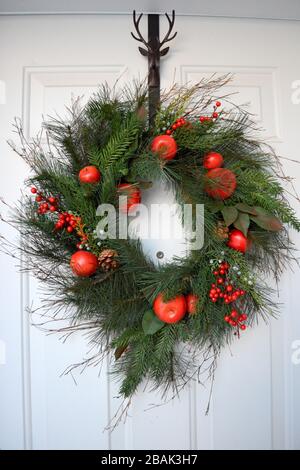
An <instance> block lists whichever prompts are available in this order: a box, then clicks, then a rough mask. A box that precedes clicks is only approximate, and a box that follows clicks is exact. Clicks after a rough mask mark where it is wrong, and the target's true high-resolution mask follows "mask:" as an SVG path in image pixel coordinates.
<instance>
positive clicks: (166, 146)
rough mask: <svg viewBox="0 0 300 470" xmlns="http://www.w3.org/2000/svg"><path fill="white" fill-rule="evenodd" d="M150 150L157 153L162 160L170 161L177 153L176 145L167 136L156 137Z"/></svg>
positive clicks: (171, 138)
mask: <svg viewBox="0 0 300 470" xmlns="http://www.w3.org/2000/svg"><path fill="white" fill-rule="evenodd" d="M151 150H152V152H155V153H158V154H159V156H160V158H162V159H163V160H172V158H174V157H175V155H176V152H177V144H176V141H175V140H174V138H173V137H171V136H169V135H158V136H157V137H154V139H153V141H152V144H151Z"/></svg>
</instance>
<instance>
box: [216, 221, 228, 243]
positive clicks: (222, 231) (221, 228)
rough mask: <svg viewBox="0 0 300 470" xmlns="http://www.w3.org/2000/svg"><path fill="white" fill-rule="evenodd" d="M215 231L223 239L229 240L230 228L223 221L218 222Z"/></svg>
mask: <svg viewBox="0 0 300 470" xmlns="http://www.w3.org/2000/svg"><path fill="white" fill-rule="evenodd" d="M215 233H216V235H217V237H218V238H220V239H221V240H227V238H228V234H229V228H228V227H226V225H225V224H224V223H223V222H220V221H219V222H218V225H217V226H216V229H215Z"/></svg>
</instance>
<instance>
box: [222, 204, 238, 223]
mask: <svg viewBox="0 0 300 470" xmlns="http://www.w3.org/2000/svg"><path fill="white" fill-rule="evenodd" d="M221 212H222V215H223V218H224V222H225V225H226V226H227V227H229V225H231V224H233V222H234V221H235V220H236V219H237V217H238V215H239V213H238V211H237V209H236V208H235V207H223V209H222V210H221Z"/></svg>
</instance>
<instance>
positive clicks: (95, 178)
mask: <svg viewBox="0 0 300 470" xmlns="http://www.w3.org/2000/svg"><path fill="white" fill-rule="evenodd" d="M78 176H79V180H80V182H81V183H90V184H95V183H99V181H100V180H101V173H100V171H99V170H98V168H97V167H95V166H93V165H90V166H85V167H84V168H82V170H80V172H79V175H78Z"/></svg>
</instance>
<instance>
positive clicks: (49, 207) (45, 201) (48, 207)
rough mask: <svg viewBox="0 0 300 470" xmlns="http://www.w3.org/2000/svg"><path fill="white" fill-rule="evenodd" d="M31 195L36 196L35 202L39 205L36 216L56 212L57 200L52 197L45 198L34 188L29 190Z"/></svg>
mask: <svg viewBox="0 0 300 470" xmlns="http://www.w3.org/2000/svg"><path fill="white" fill-rule="evenodd" d="M30 191H31V192H32V194H36V198H35V200H36V202H38V203H39V208H38V214H46V213H47V212H49V211H50V212H57V211H58V208H57V199H56V198H55V197H53V196H50V197H45V196H44V195H43V194H42V193H40V192H39V191H38V190H37V189H36V188H34V187H33V188H31V190H30Z"/></svg>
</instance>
